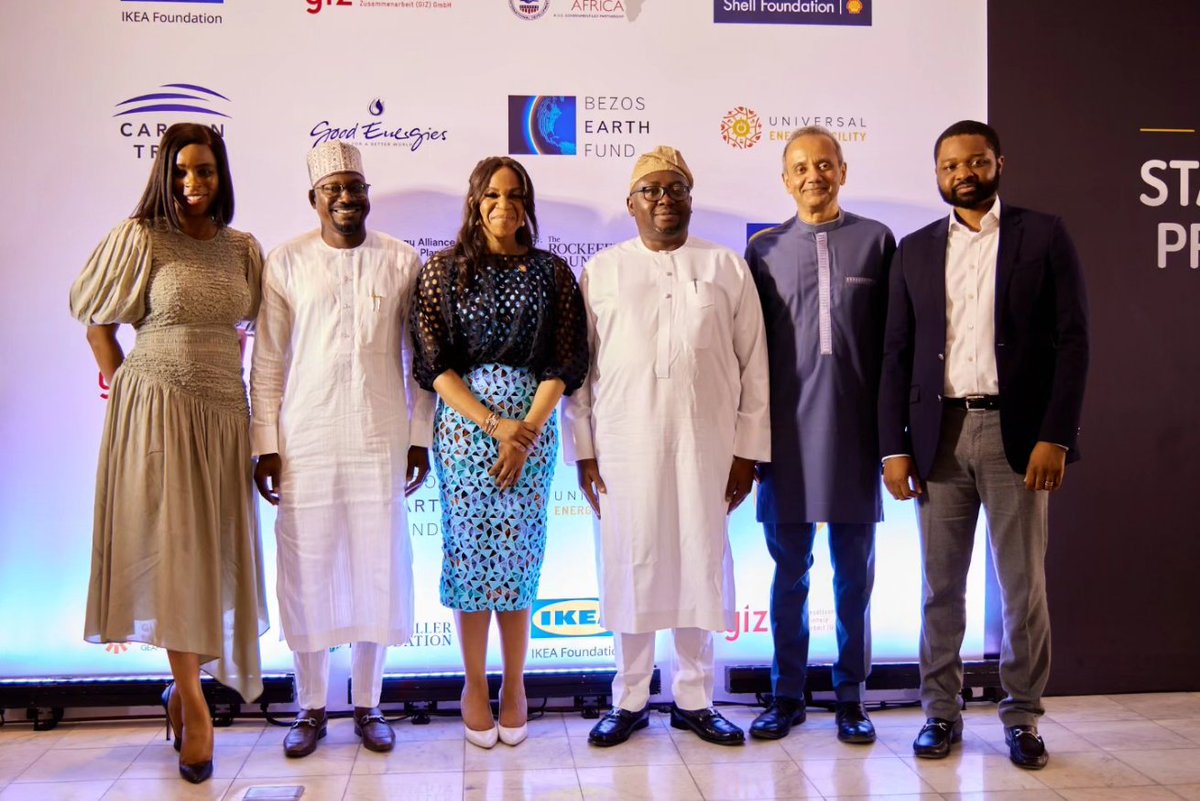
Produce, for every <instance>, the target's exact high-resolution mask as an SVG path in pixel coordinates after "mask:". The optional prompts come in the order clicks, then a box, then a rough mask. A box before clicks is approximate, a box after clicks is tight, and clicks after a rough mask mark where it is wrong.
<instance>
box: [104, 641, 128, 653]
mask: <svg viewBox="0 0 1200 801" xmlns="http://www.w3.org/2000/svg"><path fill="white" fill-rule="evenodd" d="M104 650H105V651H108V652H109V653H110V654H123V653H125V652H126V651H128V650H129V643H127V642H110V643H109V644H108V645H106V646H104Z"/></svg>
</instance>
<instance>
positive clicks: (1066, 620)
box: [988, 0, 1200, 693]
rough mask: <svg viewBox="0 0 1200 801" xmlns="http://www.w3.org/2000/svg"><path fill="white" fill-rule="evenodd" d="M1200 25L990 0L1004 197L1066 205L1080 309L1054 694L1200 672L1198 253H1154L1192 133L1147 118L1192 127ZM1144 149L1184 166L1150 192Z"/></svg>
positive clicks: (1193, 194)
mask: <svg viewBox="0 0 1200 801" xmlns="http://www.w3.org/2000/svg"><path fill="white" fill-rule="evenodd" d="M1197 31H1200V3H1198V2H1196V0H1155V2H1153V3H1129V2H1115V1H1112V0H1100V1H1099V2H1096V1H1088V0H1056V2H1045V0H992V2H990V4H989V10H988V39H989V45H988V67H989V77H988V93H989V108H990V115H991V120H990V121H991V123H992V124H993V125H995V126H996V128H997V129H998V130H999V132H1000V135H1001V139H1002V142H1003V144H1004V148H1005V151H1006V152H1005V155H1006V158H1007V164H1006V169H1005V173H1004V179H1003V186H1002V189H1001V194H1002V196H1003V197H1004V198H1005V199H1007V200H1009V201H1011V202H1013V203H1016V204H1019V205H1024V206H1030V207H1032V208H1036V209H1041V210H1044V211H1050V212H1054V213H1057V214H1060V215H1062V217H1063V218H1064V219H1065V220H1066V223H1067V226H1068V229H1069V230H1070V231H1071V233H1072V235H1073V237H1074V239H1075V242H1076V245H1077V246H1078V248H1079V251H1080V255H1081V257H1082V260H1083V263H1084V267H1085V270H1086V275H1087V280H1088V290H1089V302H1090V307H1091V331H1092V362H1091V364H1092V367H1091V374H1090V380H1089V383H1088V393H1087V401H1086V405H1085V408H1084V416H1083V423H1082V438H1081V441H1080V443H1081V444H1080V448H1081V453H1082V455H1083V459H1082V461H1080V462H1079V463H1077V464H1076V465H1073V466H1072V467H1071V468H1070V469H1069V470H1068V473H1067V482H1066V487H1065V488H1064V490H1063V491H1062V492H1061V493H1060V494H1059V495H1057V496H1056V497H1055V498H1054V499H1053V502H1052V503H1051V541H1050V553H1049V556H1048V558H1047V572H1048V581H1049V591H1050V604H1051V615H1052V618H1053V626H1054V630H1053V650H1054V670H1053V676H1052V679H1051V687H1050V692H1052V693H1106V692H1134V691H1165V690H1198V689H1200V475H1198V471H1197V464H1198V463H1200V323H1198V322H1197V320H1198V319H1200V269H1192V266H1191V265H1190V264H1189V262H1190V253H1189V250H1190V247H1185V248H1184V249H1183V250H1181V251H1178V252H1171V253H1168V254H1167V257H1166V267H1165V268H1159V267H1158V266H1157V262H1158V257H1157V249H1158V248H1157V242H1158V238H1159V236H1160V226H1164V225H1165V226H1166V227H1165V228H1163V229H1161V235H1163V236H1164V237H1165V241H1167V242H1168V243H1169V244H1174V242H1175V241H1176V239H1177V238H1178V236H1179V232H1180V231H1181V230H1185V231H1186V232H1187V236H1189V237H1191V236H1195V237H1200V205H1198V204H1197V200H1198V195H1200V133H1197V132H1196V131H1195V130H1193V131H1191V132H1187V131H1186V130H1184V131H1171V132H1166V131H1142V130H1141V129H1150V128H1155V129H1200V68H1198V67H1197V62H1196V56H1197V49H1198V47H1200V40H1198V39H1197V37H1196V32H1197ZM1149 160H1160V161H1163V162H1168V163H1169V162H1171V161H1177V162H1188V161H1193V162H1197V164H1196V167H1197V168H1196V169H1190V168H1189V167H1188V166H1187V165H1186V164H1184V165H1181V166H1179V167H1177V168H1171V167H1169V166H1166V167H1163V168H1161V169H1159V168H1151V170H1150V173H1151V175H1152V177H1155V178H1158V179H1159V180H1162V181H1163V182H1164V183H1165V184H1166V185H1167V187H1168V189H1167V199H1166V200H1165V202H1163V203H1161V204H1160V205H1156V206H1155V205H1147V204H1146V203H1144V202H1143V201H1142V200H1141V199H1140V196H1141V195H1143V194H1144V193H1145V194H1147V195H1148V198H1149V199H1150V200H1156V199H1157V198H1159V197H1160V196H1161V195H1162V194H1163V192H1162V191H1160V189H1159V188H1158V186H1157V184H1151V183H1147V182H1145V181H1144V180H1143V178H1142V169H1143V164H1144V163H1145V162H1147V161H1149ZM1184 172H1186V173H1188V175H1187V179H1188V180H1187V182H1188V187H1187V195H1186V196H1184V197H1182V202H1181V191H1180V190H1181V186H1180V179H1181V175H1182V173H1184ZM1193 225H1195V226H1196V228H1195V231H1194V233H1193V231H1192V229H1191V226H1193ZM1195 246H1196V247H1198V248H1200V241H1197V242H1196V243H1195ZM1198 255H1200V254H1198Z"/></svg>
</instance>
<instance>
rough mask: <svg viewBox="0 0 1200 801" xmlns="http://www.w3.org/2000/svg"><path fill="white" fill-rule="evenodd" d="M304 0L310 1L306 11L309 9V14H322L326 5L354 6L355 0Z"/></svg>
mask: <svg viewBox="0 0 1200 801" xmlns="http://www.w3.org/2000/svg"><path fill="white" fill-rule="evenodd" d="M304 1H305V2H306V3H308V8H307V9H306V11H308V13H309V14H320V13H321V9H322V8H324V7H325V6H352V5H354V2H353V0H304Z"/></svg>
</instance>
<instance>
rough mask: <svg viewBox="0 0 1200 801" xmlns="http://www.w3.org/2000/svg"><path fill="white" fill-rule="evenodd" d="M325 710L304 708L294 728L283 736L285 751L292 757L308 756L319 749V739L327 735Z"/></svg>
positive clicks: (293, 724)
mask: <svg viewBox="0 0 1200 801" xmlns="http://www.w3.org/2000/svg"><path fill="white" fill-rule="evenodd" d="M325 723H326V720H325V710H324V709H302V710H300V714H299V715H296V720H295V722H293V723H292V728H291V730H290V731H288V733H287V735H286V736H285V737H284V738H283V753H284V755H285V756H288V757H291V758H292V759H299V758H300V757H306V756H308V755H309V754H311V753H312V752H313V751H316V750H317V740H320V739H321V738H322V737H324V736H325Z"/></svg>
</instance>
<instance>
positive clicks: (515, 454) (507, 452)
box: [488, 417, 542, 490]
mask: <svg viewBox="0 0 1200 801" xmlns="http://www.w3.org/2000/svg"><path fill="white" fill-rule="evenodd" d="M541 434H542V431H541V429H540V428H538V427H537V426H535V425H534V424H533V423H530V422H529V421H527V420H512V419H509V418H507V417H505V418H503V419H501V420H500V422H499V423H497V424H496V430H495V431H493V432H492V437H493V438H494V439H496V441H498V442H499V443H500V455H499V457H497V459H496V463H495V464H493V465H492V466H491V468H490V469H489V470H488V475H489V476H491V477H492V478H494V479H495V480H496V486H498V487H499V488H500V489H502V490H503V489H509V488H510V487H515V486H516V484H517V481H519V480H520V478H521V473H522V472H523V471H524V470H525V460H526V459H528V458H529V449H530V448H532V447H533V446H534V444H535V443H536V442H537V440H538V437H539V436H541Z"/></svg>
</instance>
